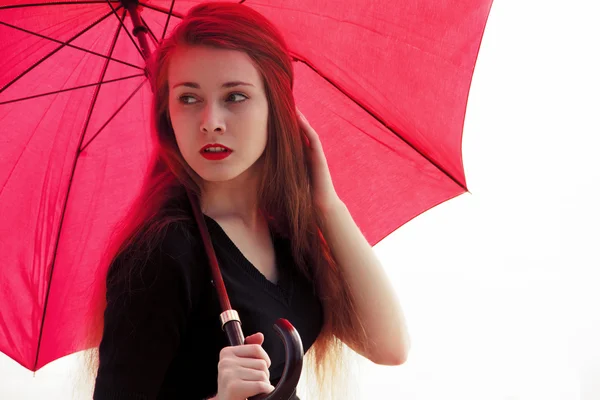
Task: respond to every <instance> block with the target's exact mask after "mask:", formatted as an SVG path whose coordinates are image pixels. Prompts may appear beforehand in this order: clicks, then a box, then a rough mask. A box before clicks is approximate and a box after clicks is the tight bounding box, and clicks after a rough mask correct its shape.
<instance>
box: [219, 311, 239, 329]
mask: <svg viewBox="0 0 600 400" xmlns="http://www.w3.org/2000/svg"><path fill="white" fill-rule="evenodd" d="M229 321H238V322H239V323H240V325H241V324H242V321H241V320H240V316H239V314H238V312H237V311H235V310H226V311H223V312H222V313H221V329H222V330H225V324H226V323H228V322H229Z"/></svg>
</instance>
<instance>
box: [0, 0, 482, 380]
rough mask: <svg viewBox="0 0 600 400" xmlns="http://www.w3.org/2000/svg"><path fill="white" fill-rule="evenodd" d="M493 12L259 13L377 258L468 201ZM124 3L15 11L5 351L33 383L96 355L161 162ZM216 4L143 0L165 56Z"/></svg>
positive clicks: (432, 1) (459, 5) (0, 46)
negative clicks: (186, 20) (428, 217)
mask: <svg viewBox="0 0 600 400" xmlns="http://www.w3.org/2000/svg"><path fill="white" fill-rule="evenodd" d="M242 2H243V1H242ZM491 2H492V1H491V0H460V1H448V0H419V1H415V0H410V1H403V2H398V1H395V0H377V1H351V2H343V3H340V2H323V1H317V0H297V1H291V2H288V3H286V6H285V7H281V2H279V1H273V0H263V1H262V2H261V3H260V4H253V3H252V2H247V3H245V5H246V6H248V7H251V8H253V9H255V10H257V11H258V12H260V13H261V14H263V15H265V16H266V17H267V18H268V19H270V20H271V21H272V22H273V23H274V24H275V25H276V26H277V28H278V29H279V30H280V31H281V32H282V33H283V35H284V37H285V40H286V42H287V44H288V46H289V48H290V50H291V56H292V57H293V60H294V61H295V62H294V72H295V84H294V96H295V99H296V102H297V104H298V107H299V108H300V110H302V112H303V114H304V115H306V117H307V119H308V120H309V121H310V123H311V125H312V126H313V127H314V128H315V130H316V131H317V132H318V133H319V135H320V137H321V141H322V143H323V147H324V149H325V152H326V155H327V159H328V164H329V167H330V170H331V174H332V177H333V180H334V184H335V187H336V191H337V193H338V195H339V196H340V198H341V199H342V200H343V201H344V202H345V203H346V205H347V206H348V209H349V210H350V212H351V213H352V215H353V217H354V219H355V221H356V223H357V224H358V226H359V227H360V228H361V230H362V231H363V233H364V234H365V236H366V238H367V240H368V241H369V242H370V243H371V244H372V245H374V244H376V243H377V242H379V241H380V240H381V239H382V238H384V237H385V236H387V235H388V234H390V233H391V232H393V231H394V230H396V229H397V228H398V227H400V226H402V225H403V224H404V223H406V222H407V221H409V220H410V219H412V218H414V217H415V216H417V215H419V214H420V213H422V212H424V211H426V210H428V209H430V208H431V207H434V206H435V205H437V204H440V203H442V202H444V201H446V200H448V199H450V198H453V197H455V196H457V195H459V194H461V193H464V192H465V191H466V190H467V185H466V182H465V176H464V171H463V166H462V157H461V141H462V128H463V121H464V116H465V111H466V104H467V97H468V92H469V87H470V83H471V79H472V74H473V70H474V66H475V61H476V58H477V53H478V50H479V46H480V43H481V39H482V35H483V31H484V27H485V23H486V20H487V17H488V14H489V10H490V7H491ZM123 3H125V1H124V0H123V2H121V1H109V0H103V1H83V0H81V1H79V0H71V1H69V2H50V1H48V0H28V1H24V0H4V1H3V2H2V6H0V37H2V38H3V39H2V42H1V43H0V59H1V60H2V63H1V64H0V254H1V255H2V268H0V297H1V298H2V302H1V303H0V351H1V352H3V353H5V354H6V355H8V356H9V357H11V358H12V359H14V360H15V361H17V362H18V363H20V364H21V365H23V366H24V367H25V368H27V369H29V370H31V371H36V370H38V369H40V368H42V367H43V366H44V365H46V364H48V363H50V362H52V361H54V360H56V359H58V358H60V357H63V356H65V355H68V354H72V353H74V352H77V351H81V350H84V349H86V348H89V346H90V345H94V344H93V343H92V344H90V343H88V342H86V340H85V339H86V338H85V337H84V336H83V335H84V329H82V328H83V327H84V326H85V324H86V321H87V319H88V317H89V315H88V314H87V312H88V310H89V309H90V301H91V299H90V296H89V288H90V287H92V286H93V285H97V284H103V282H101V281H99V280H98V279H96V278H97V277H98V276H104V275H105V273H106V271H103V270H101V269H102V268H105V266H101V265H100V264H99V261H100V258H101V255H102V252H103V251H104V249H105V244H106V242H107V240H108V238H109V237H110V235H111V231H112V229H113V228H114V226H115V224H116V222H117V221H119V220H120V219H121V218H122V217H123V215H124V212H125V211H126V210H127V207H128V206H129V205H130V204H131V202H132V201H133V199H134V197H135V195H136V194H137V192H138V190H139V188H140V186H141V183H142V179H143V177H144V174H145V172H146V168H147V167H148V165H149V163H150V157H151V155H152V154H153V150H154V143H153V142H152V139H151V125H150V116H149V113H150V110H151V101H152V90H151V87H150V82H149V81H148V80H147V78H146V75H145V57H144V55H143V53H142V47H141V46H140V45H139V39H138V38H136V35H138V34H140V32H139V30H135V31H134V29H133V27H134V23H133V22H132V18H131V13H129V12H128V11H127V7H126V6H127V4H125V5H124V4H123ZM126 3H133V1H127V2H126ZM199 3H201V1H189V0H188V1H185V0H140V1H139V4H138V5H137V12H138V13H139V17H140V23H141V24H143V25H144V26H145V27H146V28H147V30H148V33H147V34H145V33H144V34H142V35H140V36H144V37H146V38H147V41H148V48H149V49H150V50H151V51H153V50H154V49H155V48H156V45H157V43H158V42H160V40H161V39H162V38H163V37H165V36H166V35H169V33H170V31H171V30H172V29H173V28H174V27H175V26H176V25H177V24H178V22H179V21H180V20H181V18H182V17H183V16H184V14H185V13H186V12H187V10H188V9H189V8H190V7H192V6H195V5H197V4H199ZM95 345H97V343H96V344H95Z"/></svg>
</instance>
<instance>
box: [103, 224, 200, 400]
mask: <svg viewBox="0 0 600 400" xmlns="http://www.w3.org/2000/svg"><path fill="white" fill-rule="evenodd" d="M187 243H188V242H187V241H186V240H185V239H183V240H182V235H181V234H180V233H179V232H178V229H177V228H171V227H169V228H168V229H167V230H166V234H165V236H164V239H161V240H160V241H159V244H158V245H157V246H156V249H154V250H152V252H151V254H150V257H149V259H148V260H147V261H145V262H143V263H139V262H138V265H137V266H136V268H134V269H132V265H133V264H132V263H131V258H128V257H127V256H126V255H124V256H123V257H119V258H117V259H116V260H115V261H114V262H113V265H111V268H110V269H109V271H108V274H107V281H106V282H107V285H106V301H107V306H106V309H105V312H104V331H103V336H102V340H101V342H100V345H99V368H98V375H97V378H96V383H95V388H94V396H93V399H94V400H108V399H136V400H150V399H155V398H156V397H157V395H158V392H159V389H160V386H161V384H162V382H163V379H164V376H165V373H166V371H167V369H168V367H169V364H170V363H171V361H172V360H173V358H174V356H175V353H176V352H177V349H178V347H179V344H180V339H181V337H182V336H183V333H184V331H185V329H186V325H187V320H188V317H189V315H190V313H191V308H192V297H191V294H190V286H191V285H190V282H189V280H190V277H189V273H188V272H187V270H186V269H185V267H186V266H185V265H183V264H184V263H183V262H182V260H184V259H186V257H180V255H181V254H182V253H183V252H185V245H186V244H187Z"/></svg>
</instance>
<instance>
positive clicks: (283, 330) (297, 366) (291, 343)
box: [223, 318, 304, 400]
mask: <svg viewBox="0 0 600 400" xmlns="http://www.w3.org/2000/svg"><path fill="white" fill-rule="evenodd" d="M273 329H274V330H275V332H277V334H278V335H279V338H280V339H281V341H282V342H283V345H284V347H285V365H284V367H283V373H282V374H281V378H280V379H279V382H278V383H277V386H275V390H273V391H272V392H271V393H269V394H266V393H263V394H258V395H256V396H252V397H249V398H248V400H289V398H290V397H292V394H293V393H294V390H296V386H298V381H299V380H300V374H301V373H302V361H303V356H304V349H303V346H302V339H301V338H300V335H299V334H298V331H297V330H296V328H294V326H293V325H292V324H291V323H290V322H289V321H288V320H287V319H285V318H279V319H278V320H277V321H276V322H275V324H274V325H273ZM223 330H224V331H225V333H226V334H227V338H228V339H229V344H230V345H231V346H239V345H242V344H244V334H243V332H242V326H241V322H240V321H239V320H237V319H232V320H230V321H229V322H226V323H225V325H224V326H223Z"/></svg>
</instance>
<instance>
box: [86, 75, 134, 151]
mask: <svg viewBox="0 0 600 400" xmlns="http://www.w3.org/2000/svg"><path fill="white" fill-rule="evenodd" d="M144 83H146V81H145V80H144V81H143V82H142V83H140V85H139V86H138V87H137V88H136V89H135V90H134V91H133V92H132V93H131V94H130V95H129V97H127V98H126V99H125V101H124V102H123V104H121V105H120V106H119V108H117V109H116V110H115V112H114V113H113V114H112V115H111V116H110V118H108V119H107V120H106V122H105V123H104V125H102V126H101V127H100V129H98V132H96V133H95V134H94V136H92V137H91V138H90V140H89V141H88V142H87V143H86V144H85V146H83V147H82V148H81V149H79V153H81V152H83V151H84V150H85V149H86V148H87V147H88V146H89V145H90V143H92V141H93V140H94V139H95V138H96V137H97V136H98V135H99V134H100V132H102V130H103V129H104V128H105V127H106V125H108V124H109V123H110V121H112V119H113V118H114V117H115V116H116V115H117V114H118V113H119V111H121V110H122V109H123V107H125V106H126V105H127V103H129V100H131V99H132V98H133V96H134V95H135V94H136V93H137V92H138V91H139V90H140V89H141V88H142V86H144Z"/></svg>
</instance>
